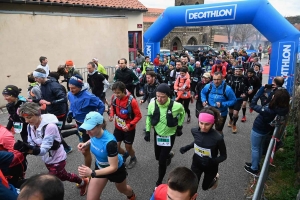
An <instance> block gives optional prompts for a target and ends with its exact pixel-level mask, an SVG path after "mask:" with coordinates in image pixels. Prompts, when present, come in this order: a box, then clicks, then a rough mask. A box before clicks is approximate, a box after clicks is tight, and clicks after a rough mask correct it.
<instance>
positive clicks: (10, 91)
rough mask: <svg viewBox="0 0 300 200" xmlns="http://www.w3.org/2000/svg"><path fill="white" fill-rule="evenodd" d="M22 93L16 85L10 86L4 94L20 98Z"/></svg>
mask: <svg viewBox="0 0 300 200" xmlns="http://www.w3.org/2000/svg"><path fill="white" fill-rule="evenodd" d="M20 92H21V89H19V88H18V87H17V86H14V85H8V86H6V87H5V88H4V90H3V91H2V94H5V95H10V96H13V97H18V96H19V94H20Z"/></svg>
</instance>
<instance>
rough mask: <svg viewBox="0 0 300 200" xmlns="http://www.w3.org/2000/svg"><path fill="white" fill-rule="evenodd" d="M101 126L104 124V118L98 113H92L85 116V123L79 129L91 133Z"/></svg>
mask: <svg viewBox="0 0 300 200" xmlns="http://www.w3.org/2000/svg"><path fill="white" fill-rule="evenodd" d="M99 124H103V116H102V115H101V114H100V113H98V112H95V111H92V112H89V113H88V114H87V115H86V116H85V118H84V122H83V124H82V125H81V126H80V127H79V128H82V129H84V130H87V131H89V130H92V129H93V128H94V127H95V126H97V125H99Z"/></svg>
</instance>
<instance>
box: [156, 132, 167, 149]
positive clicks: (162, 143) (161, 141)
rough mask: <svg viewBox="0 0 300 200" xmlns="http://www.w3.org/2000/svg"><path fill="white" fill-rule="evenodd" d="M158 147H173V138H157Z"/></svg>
mask: <svg viewBox="0 0 300 200" xmlns="http://www.w3.org/2000/svg"><path fill="white" fill-rule="evenodd" d="M156 143H157V146H163V147H170V146H171V138H170V136H159V135H157V136H156Z"/></svg>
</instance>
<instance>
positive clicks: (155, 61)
mask: <svg viewBox="0 0 300 200" xmlns="http://www.w3.org/2000/svg"><path fill="white" fill-rule="evenodd" d="M153 64H154V66H159V58H154V61H153Z"/></svg>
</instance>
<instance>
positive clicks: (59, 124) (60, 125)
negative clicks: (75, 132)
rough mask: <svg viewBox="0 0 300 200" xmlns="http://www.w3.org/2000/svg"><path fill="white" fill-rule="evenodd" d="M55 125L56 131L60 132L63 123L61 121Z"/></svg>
mask: <svg viewBox="0 0 300 200" xmlns="http://www.w3.org/2000/svg"><path fill="white" fill-rule="evenodd" d="M56 125H57V127H58V129H59V130H61V129H62V125H63V122H62V121H59V122H57V123H56Z"/></svg>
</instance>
